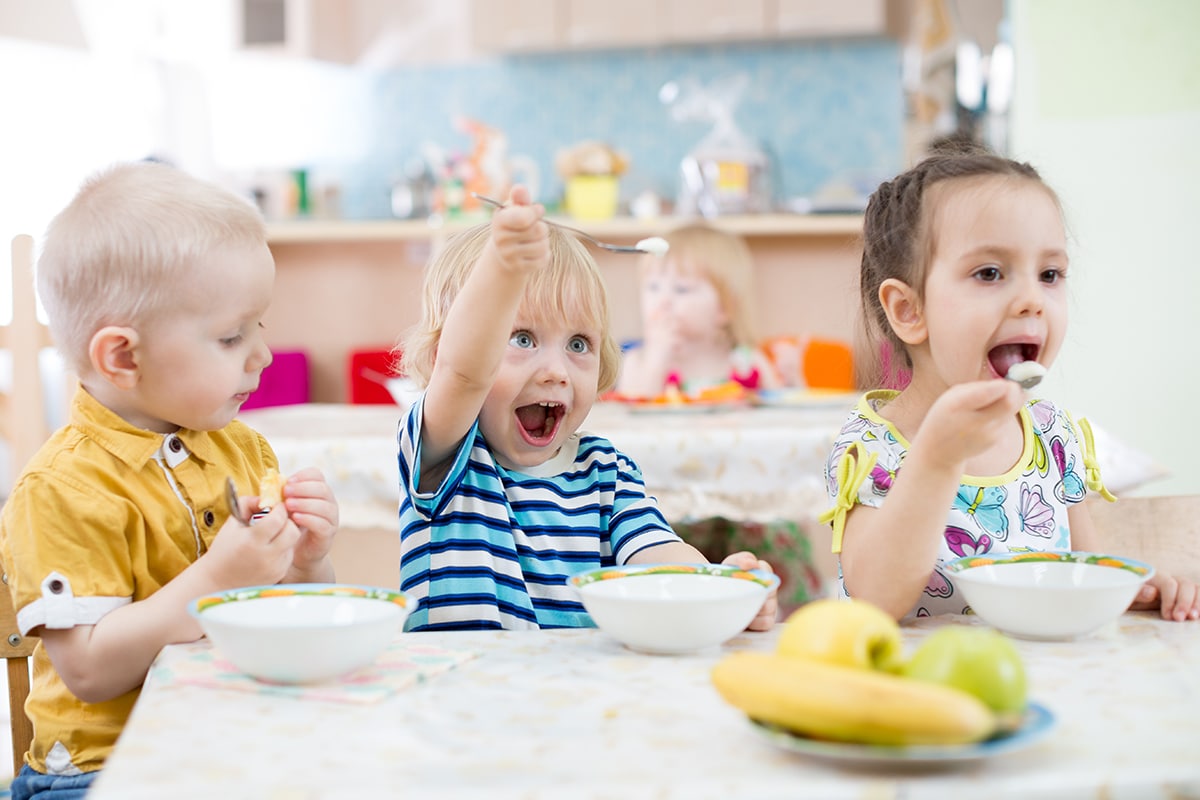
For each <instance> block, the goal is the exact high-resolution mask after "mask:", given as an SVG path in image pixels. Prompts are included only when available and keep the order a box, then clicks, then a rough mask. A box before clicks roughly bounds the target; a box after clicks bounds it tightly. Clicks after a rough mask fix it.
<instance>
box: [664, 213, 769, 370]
mask: <svg viewBox="0 0 1200 800" xmlns="http://www.w3.org/2000/svg"><path fill="white" fill-rule="evenodd" d="M663 238H665V239H666V240H667V244H668V245H670V249H668V250H667V253H666V255H663V256H655V255H647V256H642V263H641V265H640V272H641V275H642V277H643V279H644V278H645V276H646V275H647V274H648V273H650V272H653V271H654V270H656V269H658V268H660V267H662V266H664V265H666V264H668V263H669V264H673V265H676V267H677V268H678V269H679V270H681V271H682V272H684V273H687V274H691V275H696V276H699V277H701V278H704V279H705V280H707V281H708V282H709V283H711V284H712V285H713V288H714V289H716V291H717V297H718V298H719V299H720V301H721V307H722V308H724V309H725V313H726V314H727V315H728V317H729V337H730V339H731V340H732V343H733V345H734V347H739V346H743V345H744V346H749V347H753V346H755V345H756V344H757V334H756V332H755V330H754V324H753V323H752V322H751V317H752V316H753V312H754V257H753V256H752V255H751V253H750V247H749V245H747V244H746V240H745V239H743V238H742V237H740V236H737V235H736V234H732V233H727V232H725V231H722V230H717V229H716V228H713V227H711V226H709V225H705V224H703V223H691V224H688V225H684V226H683V227H681V228H676V229H675V230H673V231H671V232H670V233H668V234H667V235H666V236H665V237H663Z"/></svg>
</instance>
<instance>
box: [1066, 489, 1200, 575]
mask: <svg viewBox="0 0 1200 800" xmlns="http://www.w3.org/2000/svg"><path fill="white" fill-rule="evenodd" d="M1087 502H1088V508H1089V509H1090V511H1091V514H1092V520H1093V521H1094V522H1095V524H1096V532H1097V534H1098V535H1099V546H1100V548H1101V549H1102V551H1103V552H1106V553H1111V554H1112V555H1116V556H1128V557H1129V558H1135V559H1137V560H1139V561H1145V562H1147V563H1149V564H1152V565H1154V566H1155V567H1157V568H1159V569H1163V570H1167V571H1169V572H1170V573H1171V574H1172V575H1177V576H1180V577H1186V578H1189V579H1190V580H1193V581H1198V582H1200V494H1195V495H1175V496H1161V497H1123V498H1121V499H1120V500H1118V501H1117V502H1115V503H1108V502H1105V501H1104V500H1099V499H1097V500H1088V501H1087Z"/></svg>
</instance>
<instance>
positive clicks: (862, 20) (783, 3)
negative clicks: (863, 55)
mask: <svg viewBox="0 0 1200 800" xmlns="http://www.w3.org/2000/svg"><path fill="white" fill-rule="evenodd" d="M776 2H777V3H778V6H777V11H776V15H775V26H776V28H775V31H776V34H777V35H778V36H780V37H782V38H793V37H809V36H812V37H816V36H884V35H888V34H892V33H894V32H895V31H894V28H895V23H896V17H897V15H898V14H899V13H900V9H899V5H900V4H899V3H897V2H895V0H891V2H889V0H854V2H846V1H845V0H776Z"/></svg>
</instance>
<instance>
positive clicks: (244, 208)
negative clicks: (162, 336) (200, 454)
mask: <svg viewBox="0 0 1200 800" xmlns="http://www.w3.org/2000/svg"><path fill="white" fill-rule="evenodd" d="M266 238H267V237H266V227H265V225H264V224H263V220H262V217H261V215H260V214H259V213H258V211H257V210H256V209H255V208H254V207H253V206H252V205H250V203H249V202H248V201H246V200H243V199H242V198H241V197H239V196H237V195H236V194H234V193H232V192H230V191H228V190H226V189H223V188H221V187H219V186H217V185H215V184H211V183H207V182H205V181H202V180H199V179H198V178H195V177H192V176H191V175H188V174H187V173H185V172H182V171H181V170H178V169H175V168H174V167H169V166H166V165H163V164H155V163H148V162H143V163H135V164H120V165H117V166H114V167H110V168H109V169H106V170H103V171H101V172H99V173H96V174H95V175H93V176H92V177H90V178H88V180H86V181H85V182H84V184H83V186H82V187H80V189H79V192H78V193H77V194H76V195H75V198H74V199H73V200H72V201H71V202H70V204H69V205H67V207H66V208H64V209H63V210H62V211H61V212H59V214H58V215H57V216H56V217H55V218H54V219H53V220H52V221H51V223H50V227H49V228H48V229H47V231H46V239H45V242H44V244H43V247H42V254H41V257H40V258H39V259H38V266H37V286H38V294H39V296H40V298H41V301H42V305H43V306H44V307H45V309H46V314H47V316H48V317H49V322H50V332H51V334H52V335H53V337H54V341H55V344H56V345H57V347H58V349H59V351H60V352H61V353H62V355H63V357H64V358H65V359H66V360H67V362H68V363H69V364H70V365H71V366H72V368H73V369H75V370H76V371H77V372H78V373H79V374H84V373H86V372H88V371H90V361H89V357H88V347H89V344H90V341H91V338H92V336H93V335H94V334H95V333H96V331H98V330H100V329H101V328H103V327H105V326H107V325H133V324H138V323H142V322H145V321H146V320H148V319H151V318H153V317H154V316H155V315H157V314H159V313H162V312H166V311H169V310H170V308H171V306H172V304H173V303H174V302H177V301H178V292H179V289H180V286H181V284H182V283H183V280H184V278H186V277H188V276H189V275H190V274H191V272H192V270H194V268H195V266H196V263H197V260H198V259H199V258H201V257H203V256H205V255H206V254H208V253H209V252H211V251H212V250H214V249H217V248H225V247H239V246H242V245H245V246H247V247H257V246H265V245H266Z"/></svg>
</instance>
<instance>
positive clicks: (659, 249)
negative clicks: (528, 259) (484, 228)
mask: <svg viewBox="0 0 1200 800" xmlns="http://www.w3.org/2000/svg"><path fill="white" fill-rule="evenodd" d="M471 196H472V197H474V198H475V199H477V200H482V201H483V202H485V203H487V204H488V205H491V206H495V207H496V208H504V203H501V202H500V201H499V200H494V199H492V198H491V197H486V196H485V195H482V194H479V193H478V192H471ZM543 222H545V223H546V224H547V225H553V226H555V227H556V228H562V229H563V230H564V231H570V232H571V233H573V234H575V235H576V236H578V237H579V238H580V239H583V240H584V241H587V242H591V243H592V244H593V245H595V246H596V247H599V248H600V249H601V250H608V251H609V252H611V253H650V254H651V255H656V256H662V255H666V253H667V250H668V249H670V245H669V244H668V243H667V240H666V239H663V238H662V237H660V236H651V237H650V238H649V239H641V240H639V241H638V243H637V244H635V245H626V244H611V243H609V242H602V241H600V240H599V239H597V238H596V237H594V236H592V235H591V234H589V233H584V232H583V231H581V230H579V229H578V228H572V227H571V226H570V225H564V224H562V223H561V222H555V221H553V220H549V219H547V220H543Z"/></svg>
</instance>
